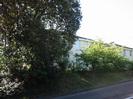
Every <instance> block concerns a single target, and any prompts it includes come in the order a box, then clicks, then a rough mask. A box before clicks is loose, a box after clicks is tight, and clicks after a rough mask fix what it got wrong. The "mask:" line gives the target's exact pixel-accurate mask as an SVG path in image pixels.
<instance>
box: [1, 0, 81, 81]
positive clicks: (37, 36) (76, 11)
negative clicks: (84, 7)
mask: <svg viewBox="0 0 133 99" xmlns="http://www.w3.org/2000/svg"><path fill="white" fill-rule="evenodd" d="M0 9H1V11H0V21H1V22H0V23H1V24H0V26H1V31H0V33H1V35H2V37H3V38H4V39H5V43H6V44H5V45H6V50H5V55H6V57H7V60H8V65H9V67H10V68H11V71H13V72H12V73H13V74H14V75H15V76H16V75H17V74H19V75H21V73H20V71H21V70H24V68H23V67H24V64H25V65H26V67H28V72H30V73H31V74H32V77H34V78H35V77H36V78H37V79H38V78H39V77H42V78H43V79H45V78H46V77H47V78H53V77H54V76H55V75H56V74H57V72H58V71H62V70H63V69H64V68H65V66H62V63H63V61H62V60H63V59H64V58H65V57H66V56H67V54H68V51H69V50H70V49H71V47H72V44H73V43H74V41H75V38H76V36H75V35H76V31H77V30H78V28H79V25H80V20H81V12H80V5H79V2H78V1H77V0H1V1H0ZM55 64H56V65H55ZM14 71H16V72H18V71H19V72H18V73H16V72H14ZM32 72H34V73H32ZM42 78H41V80H42Z"/></svg>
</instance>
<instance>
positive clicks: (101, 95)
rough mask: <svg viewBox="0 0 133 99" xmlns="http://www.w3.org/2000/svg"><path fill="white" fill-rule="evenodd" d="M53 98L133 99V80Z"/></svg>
mask: <svg viewBox="0 0 133 99" xmlns="http://www.w3.org/2000/svg"><path fill="white" fill-rule="evenodd" d="M40 99H44V98H40ZM52 99H133V81H128V82H123V83H120V84H116V85H112V86H108V87H103V88H98V89H94V90H91V91H85V92H80V93H75V94H71V95H66V96H59V97H55V98H52Z"/></svg>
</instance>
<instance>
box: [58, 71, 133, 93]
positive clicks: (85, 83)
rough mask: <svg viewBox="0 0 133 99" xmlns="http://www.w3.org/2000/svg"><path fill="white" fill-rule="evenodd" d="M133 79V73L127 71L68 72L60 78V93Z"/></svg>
mask: <svg viewBox="0 0 133 99" xmlns="http://www.w3.org/2000/svg"><path fill="white" fill-rule="evenodd" d="M128 80H133V74H132V72H130V71H126V72H110V73H67V74H65V76H64V77H62V79H61V80H60V83H59V85H60V87H59V94H60V95H62V94H69V93H73V92H79V91H83V90H90V89H94V88H99V87H103V86H108V85H112V84H116V83H120V82H123V81H128Z"/></svg>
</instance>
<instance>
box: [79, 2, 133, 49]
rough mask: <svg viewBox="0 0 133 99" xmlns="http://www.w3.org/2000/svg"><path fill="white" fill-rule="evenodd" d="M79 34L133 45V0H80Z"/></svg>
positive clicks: (129, 45)
mask: <svg viewBox="0 0 133 99" xmlns="http://www.w3.org/2000/svg"><path fill="white" fill-rule="evenodd" d="M80 2H81V10H82V16H83V19H82V22H81V27H80V29H79V30H78V32H77V35H79V36H82V37H86V38H90V39H102V40H104V41H105V42H112V41H114V42H115V43H118V44H121V45H126V46H128V47H133V0H80Z"/></svg>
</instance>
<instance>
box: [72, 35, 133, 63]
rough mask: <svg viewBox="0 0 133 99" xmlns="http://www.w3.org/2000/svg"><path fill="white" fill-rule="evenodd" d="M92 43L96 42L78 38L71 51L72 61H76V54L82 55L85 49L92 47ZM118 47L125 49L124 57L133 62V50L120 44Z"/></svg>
mask: <svg viewBox="0 0 133 99" xmlns="http://www.w3.org/2000/svg"><path fill="white" fill-rule="evenodd" d="M91 41H94V40H92V39H88V38H83V37H78V39H77V40H76V42H75V43H74V45H73V47H72V49H71V50H70V61H75V54H80V53H81V52H82V50H83V49H85V48H87V47H88V46H89V45H90V42H91ZM114 44H115V43H114ZM116 45H117V46H120V47H123V51H122V55H123V56H124V57H126V58H128V59H129V60H133V48H130V47H126V46H122V45H118V44H116Z"/></svg>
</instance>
